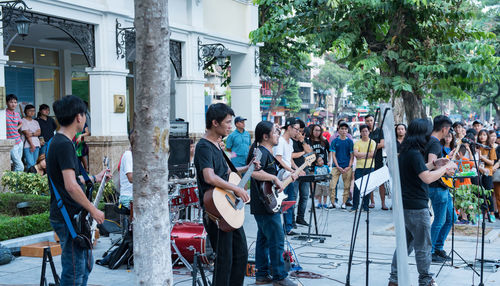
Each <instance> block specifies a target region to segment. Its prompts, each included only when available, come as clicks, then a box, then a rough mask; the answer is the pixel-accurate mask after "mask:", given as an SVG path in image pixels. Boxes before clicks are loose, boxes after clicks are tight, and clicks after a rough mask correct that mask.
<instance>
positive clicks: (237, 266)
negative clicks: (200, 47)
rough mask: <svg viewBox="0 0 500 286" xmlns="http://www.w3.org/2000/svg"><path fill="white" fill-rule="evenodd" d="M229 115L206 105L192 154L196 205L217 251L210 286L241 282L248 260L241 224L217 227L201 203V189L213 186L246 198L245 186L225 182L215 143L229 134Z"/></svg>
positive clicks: (225, 168) (226, 174) (223, 108)
mask: <svg viewBox="0 0 500 286" xmlns="http://www.w3.org/2000/svg"><path fill="white" fill-rule="evenodd" d="M233 116H234V112H233V110H232V109H231V108H230V107H229V106H227V105H225V104H223V103H217V104H212V105H210V106H209V107H208V110H207V113H206V116H205V127H206V132H205V135H204V136H203V138H202V139H200V141H199V142H198V144H196V149H195V153H194V165H195V168H196V177H197V181H198V191H199V197H200V204H201V206H202V207H203V210H204V211H205V215H204V217H203V225H204V226H205V229H206V231H207V233H208V237H209V239H210V243H211V245H212V247H213V248H214V250H215V251H216V253H217V255H216V259H215V269H214V277H213V280H212V285H214V286H230V285H231V286H232V285H243V281H244V279H245V272H246V266H247V259H248V250H247V241H246V236H245V231H244V229H243V227H240V228H239V229H236V230H234V231H231V232H224V231H222V230H219V228H218V226H217V223H216V222H214V221H213V220H211V219H209V218H208V215H207V214H206V210H205V208H204V205H203V198H204V195H205V192H206V191H207V190H209V189H212V188H214V187H219V188H221V189H225V190H231V191H233V192H234V193H235V195H236V196H238V197H240V198H241V199H242V200H243V202H245V203H246V202H248V201H249V200H250V197H249V196H248V194H247V192H246V190H245V189H243V188H240V187H238V186H236V185H234V184H231V183H229V182H228V181H227V179H228V177H229V168H228V165H227V163H226V161H225V159H224V155H223V154H222V152H223V150H222V149H221V147H220V146H219V143H218V140H219V138H221V137H225V136H227V135H229V133H231V127H232V126H231V124H232V121H233V119H232V117H233ZM237 170H238V172H239V173H244V172H246V171H247V170H248V165H247V166H244V167H238V168H237Z"/></svg>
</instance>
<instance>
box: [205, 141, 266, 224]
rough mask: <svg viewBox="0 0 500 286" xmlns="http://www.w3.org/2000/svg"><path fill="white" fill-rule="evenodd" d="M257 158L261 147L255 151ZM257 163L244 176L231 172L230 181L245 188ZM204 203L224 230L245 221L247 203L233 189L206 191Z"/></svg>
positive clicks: (208, 211)
mask: <svg viewBox="0 0 500 286" xmlns="http://www.w3.org/2000/svg"><path fill="white" fill-rule="evenodd" d="M254 156H255V160H257V161H260V159H261V157H262V153H261V152H260V150H259V148H255V151H254ZM254 169H255V165H254V164H252V165H251V166H250V167H249V168H248V170H247V172H246V173H245V175H244V176H243V178H240V176H239V175H238V174H237V173H235V172H231V173H230V174H229V183H231V184H234V185H237V186H238V187H240V188H245V185H246V184H247V182H248V180H250V177H251V176H252V173H253V171H254ZM203 204H204V207H205V211H206V212H207V214H208V216H209V218H210V219H211V220H213V221H215V222H216V223H217V225H218V227H219V229H221V230H222V231H225V232H230V231H233V230H235V229H238V228H240V227H241V226H242V225H243V222H244V221H245V208H244V206H245V204H244V203H243V200H242V199H240V198H238V197H237V196H236V195H235V194H234V192H233V191H230V190H224V189H222V188H218V187H215V188H213V189H210V190H207V191H205V195H204V196H203Z"/></svg>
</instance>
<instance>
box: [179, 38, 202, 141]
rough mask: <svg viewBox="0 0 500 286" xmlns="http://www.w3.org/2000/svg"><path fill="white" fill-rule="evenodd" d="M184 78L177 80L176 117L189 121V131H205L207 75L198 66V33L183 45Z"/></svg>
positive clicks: (200, 132)
mask: <svg viewBox="0 0 500 286" xmlns="http://www.w3.org/2000/svg"><path fill="white" fill-rule="evenodd" d="M182 70H183V75H182V78H180V79H178V80H176V82H175V117H176V118H182V119H184V120H185V121H187V122H189V133H191V134H192V135H193V136H194V137H198V136H199V135H200V134H203V133H204V132H205V93H204V85H205V82H206V80H205V77H204V74H203V69H202V68H198V35H197V34H191V35H189V36H188V38H187V41H186V42H185V43H183V46H182Z"/></svg>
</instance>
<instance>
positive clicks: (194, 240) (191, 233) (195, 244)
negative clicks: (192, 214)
mask: <svg viewBox="0 0 500 286" xmlns="http://www.w3.org/2000/svg"><path fill="white" fill-rule="evenodd" d="M170 239H171V240H172V241H173V242H175V245H177V248H178V249H179V252H180V253H181V255H182V256H183V257H184V258H185V259H186V260H187V261H188V262H189V263H193V260H194V254H195V253H198V254H199V258H200V260H201V262H202V263H204V264H211V263H212V262H213V254H214V253H213V250H212V247H211V246H210V242H209V240H208V239H207V232H206V231H205V227H204V226H203V224H201V223H195V222H180V223H177V224H175V225H174V227H173V228H172V231H171V233H170ZM171 250H172V260H175V259H177V257H178V255H177V253H176V252H175V250H174V248H173V247H171Z"/></svg>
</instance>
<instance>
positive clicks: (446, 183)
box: [441, 140, 462, 189]
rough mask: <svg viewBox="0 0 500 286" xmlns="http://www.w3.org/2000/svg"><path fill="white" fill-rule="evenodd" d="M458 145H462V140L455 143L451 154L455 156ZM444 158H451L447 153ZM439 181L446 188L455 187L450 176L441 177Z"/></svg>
mask: <svg viewBox="0 0 500 286" xmlns="http://www.w3.org/2000/svg"><path fill="white" fill-rule="evenodd" d="M460 145H462V140H460V141H459V142H458V144H457V146H456V147H455V148H454V149H453V150H455V152H454V153H453V155H452V156H455V154H457V152H458V150H459V149H460ZM446 158H447V159H450V160H452V159H453V158H450V156H449V155H446ZM441 183H442V184H443V185H444V186H446V187H447V188H449V189H453V188H455V186H454V185H453V178H450V177H444V176H443V177H441Z"/></svg>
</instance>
